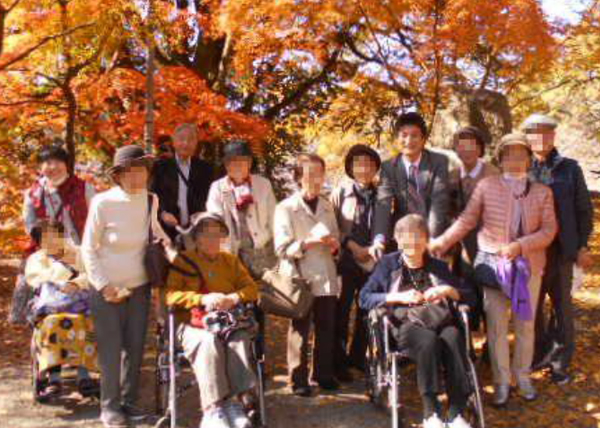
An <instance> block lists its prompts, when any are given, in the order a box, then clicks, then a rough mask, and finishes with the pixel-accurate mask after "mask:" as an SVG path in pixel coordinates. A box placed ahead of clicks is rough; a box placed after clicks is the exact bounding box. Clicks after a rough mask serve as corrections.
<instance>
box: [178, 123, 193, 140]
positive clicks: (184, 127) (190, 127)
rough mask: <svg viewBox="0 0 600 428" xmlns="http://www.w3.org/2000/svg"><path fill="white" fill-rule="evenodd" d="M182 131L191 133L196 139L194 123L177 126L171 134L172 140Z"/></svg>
mask: <svg viewBox="0 0 600 428" xmlns="http://www.w3.org/2000/svg"><path fill="white" fill-rule="evenodd" d="M184 131H190V132H193V133H194V135H195V136H196V138H198V126H196V124H195V123H182V124H181V125H177V128H175V131H174V132H173V138H174V137H176V136H177V135H179V134H181V133H182V132H184Z"/></svg>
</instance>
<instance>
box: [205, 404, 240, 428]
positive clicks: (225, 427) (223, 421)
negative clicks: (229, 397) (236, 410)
mask: <svg viewBox="0 0 600 428" xmlns="http://www.w3.org/2000/svg"><path fill="white" fill-rule="evenodd" d="M200 428H233V426H232V425H231V424H230V423H229V419H228V418H227V413H225V409H224V408H223V407H221V406H219V407H215V408H212V409H210V410H207V411H206V412H204V415H203V416H202V421H201V422H200Z"/></svg>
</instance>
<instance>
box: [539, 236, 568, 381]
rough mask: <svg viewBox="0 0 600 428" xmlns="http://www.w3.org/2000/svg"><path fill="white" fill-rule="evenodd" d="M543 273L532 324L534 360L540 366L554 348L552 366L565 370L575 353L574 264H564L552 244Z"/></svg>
mask: <svg viewBox="0 0 600 428" xmlns="http://www.w3.org/2000/svg"><path fill="white" fill-rule="evenodd" d="M546 258H547V262H546V270H545V272H544V276H543V278H542V289H541V292H540V297H539V301H538V306H537V315H536V323H535V359H534V361H536V362H539V361H540V360H541V359H542V358H543V357H544V356H545V355H546V354H547V353H548V352H549V351H550V350H551V349H552V348H553V347H557V351H556V353H555V354H554V356H553V359H552V362H551V363H552V366H553V367H555V368H557V369H562V370H565V369H567V368H568V367H569V365H570V364H571V359H572V358H573V353H574V352H575V324H574V319H573V300H572V298H571V288H572V285H573V284H572V283H573V264H574V263H573V261H570V260H565V259H564V257H562V256H561V254H560V247H559V245H558V243H557V242H554V243H553V244H552V245H551V246H550V247H549V248H548V250H547V253H546ZM546 296H548V297H550V302H551V304H552V312H551V316H550V319H549V320H548V317H547V316H546V315H545V313H544V302H545V300H546Z"/></svg>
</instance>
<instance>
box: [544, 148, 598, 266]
mask: <svg viewBox="0 0 600 428" xmlns="http://www.w3.org/2000/svg"><path fill="white" fill-rule="evenodd" d="M550 188H551V189H552V193H554V204H555V206H556V219H557V221H558V235H557V239H558V242H559V244H560V250H561V254H562V256H563V257H564V258H565V259H567V260H571V261H575V260H576V259H577V254H578V252H579V250H580V249H581V248H582V247H587V246H588V240H589V237H590V235H591V234H592V231H593V229H594V208H593V205H592V199H591V197H590V192H589V190H588V187H587V184H586V182H585V177H584V176H583V171H582V170H581V167H580V166H579V164H578V163H577V161H576V160H573V159H570V158H561V160H560V161H559V163H558V164H557V165H556V166H555V167H554V169H553V170H552V182H551V183H550Z"/></svg>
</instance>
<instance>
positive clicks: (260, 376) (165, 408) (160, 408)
mask: <svg viewBox="0 0 600 428" xmlns="http://www.w3.org/2000/svg"><path fill="white" fill-rule="evenodd" d="M163 324H164V323H163ZM164 330H165V329H164V326H161V323H159V324H158V332H157V345H158V346H157V355H156V374H155V398H156V414H157V415H158V416H159V419H158V421H157V422H156V424H155V428H167V427H168V428H176V427H177V417H178V409H177V399H178V398H179V397H181V396H183V395H184V393H185V392H186V391H187V390H189V389H190V388H192V387H194V386H196V385H197V382H196V379H195V378H193V379H192V380H190V381H189V382H187V383H186V384H183V385H177V377H178V376H179V375H180V373H181V369H182V367H181V366H182V362H183V361H186V362H187V360H186V359H185V357H184V356H183V355H182V354H181V351H180V349H178V347H177V346H176V341H177V339H176V333H175V332H176V323H175V314H174V311H173V310H172V308H168V312H167V325H166V331H167V334H166V336H167V337H168V339H167V340H166V342H167V343H166V345H167V346H166V351H167V352H166V355H165V353H164V351H165V331H164ZM258 340H259V338H254V339H253V340H252V353H253V355H254V360H255V362H256V377H257V381H258V383H257V388H256V389H257V395H258V397H257V398H258V411H257V412H256V413H254V414H252V413H251V414H249V417H250V419H251V420H252V421H253V425H254V426H255V427H260V428H266V426H267V418H266V405H265V384H264V365H265V360H264V353H263V352H262V351H261V350H259V345H258V343H257V342H258ZM172 379H174V380H175V381H171V380H172ZM165 384H166V385H167V388H166V391H164V385H165ZM164 392H166V396H165V395H164ZM165 399H166V400H165Z"/></svg>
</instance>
